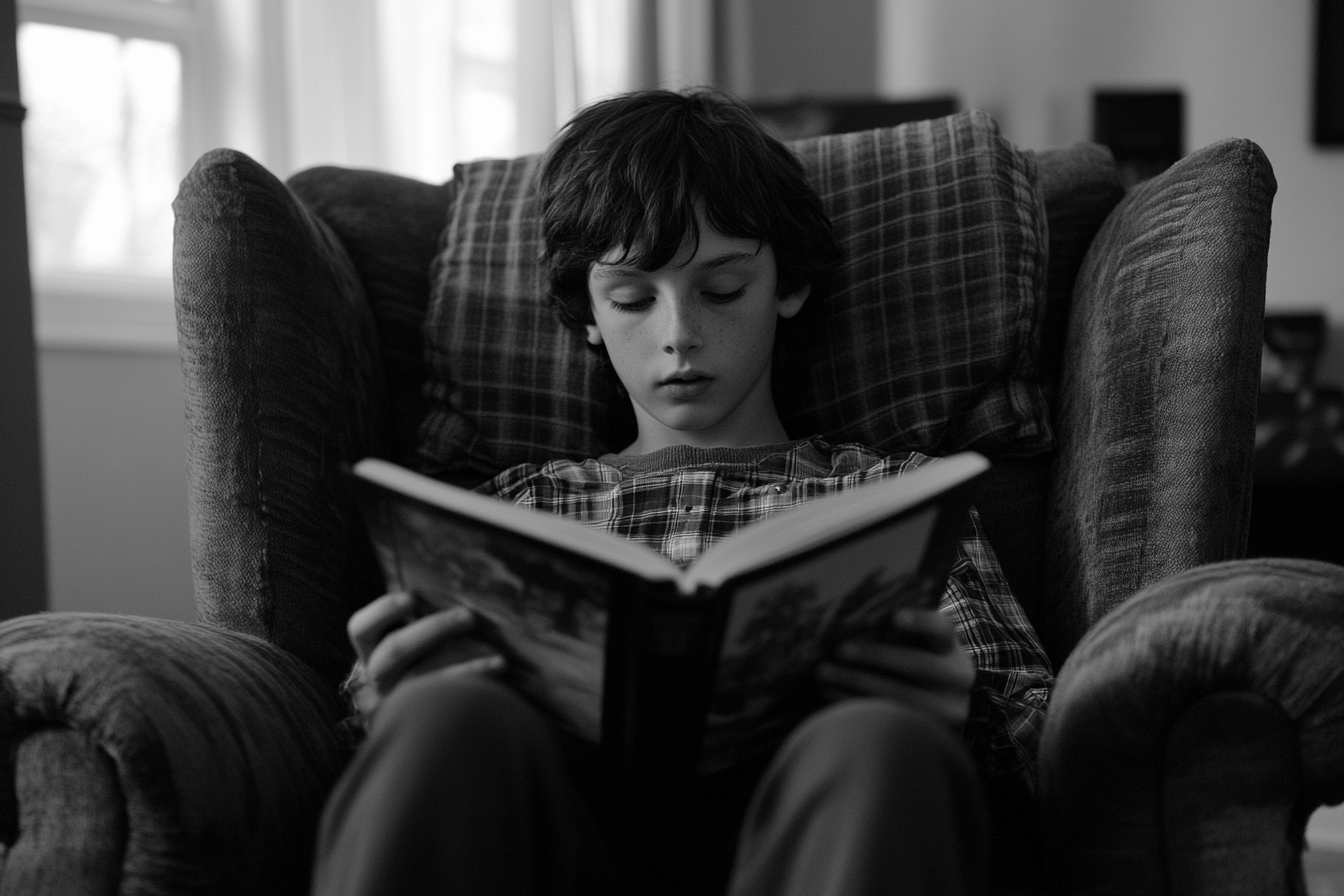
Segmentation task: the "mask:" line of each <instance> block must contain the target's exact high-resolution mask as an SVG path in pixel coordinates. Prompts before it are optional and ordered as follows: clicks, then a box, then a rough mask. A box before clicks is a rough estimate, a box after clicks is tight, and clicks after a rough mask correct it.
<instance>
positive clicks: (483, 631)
mask: <svg viewBox="0 0 1344 896" xmlns="http://www.w3.org/2000/svg"><path fill="white" fill-rule="evenodd" d="M371 526H372V527H374V528H376V529H378V530H379V531H378V537H377V538H376V539H375V546H376V549H377V554H378V558H379V561H380V562H381V563H382V565H383V569H384V574H385V575H386V577H387V578H388V581H389V584H392V585H394V586H395V587H398V588H401V589H403V590H406V591H410V592H413V593H414V594H416V595H418V596H419V597H421V598H423V599H424V600H426V601H428V602H429V603H430V604H432V605H434V606H436V607H440V608H444V607H452V606H459V605H460V606H466V607H469V608H470V609H471V610H473V611H474V612H475V614H476V616H477V624H478V626H479V627H480V629H479V631H480V636H481V638H482V640H485V641H488V642H490V643H491V644H493V645H494V646H495V647H496V648H497V649H499V650H500V652H501V653H503V654H504V655H505V657H506V658H507V660H508V675H509V680H510V681H511V683H513V684H514V685H515V686H516V687H517V688H518V689H519V690H520V691H521V692H522V693H524V694H526V695H527V696H529V697H532V698H534V699H535V701H536V702H537V704H538V705H539V706H541V707H543V708H546V709H548V710H549V711H550V712H551V713H552V714H553V715H554V716H555V717H556V719H557V721H558V722H559V723H560V724H561V725H562V726H564V727H565V728H567V729H569V730H570V731H572V732H573V733H575V734H578V735H579V736H580V737H584V738H586V739H588V740H591V741H593V742H594V743H596V742H597V741H598V740H599V737H600V734H601V731H602V685H603V674H604V665H605V664H604V658H605V650H606V634H607V622H608V601H609V598H610V591H611V585H612V579H611V575H610V573H609V572H604V571H603V570H602V569H601V567H600V566H597V565H595V564H593V563H591V562H589V561H586V560H584V559H583V558H581V557H575V556H572V555H568V554H565V553H562V552H560V551H556V550H554V549H544V548H542V547H539V546H537V545H536V544H534V543H532V542H530V541H528V540H527V539H523V538H519V537H517V536H515V535H511V534H509V533H507V532H502V531H500V530H495V529H492V528H490V527H486V526H481V525H478V524H476V523H474V522H473V521H471V520H465V519H462V518H457V517H453V516H450V515H447V514H443V513H442V512H440V511H439V510H437V509H436V508H434V507H431V506H428V505H424V504H420V503H417V502H414V501H405V500H392V499H390V498H389V497H386V496H383V497H381V499H380V505H379V512H378V514H377V515H376V517H375V518H374V521H372V522H371Z"/></svg>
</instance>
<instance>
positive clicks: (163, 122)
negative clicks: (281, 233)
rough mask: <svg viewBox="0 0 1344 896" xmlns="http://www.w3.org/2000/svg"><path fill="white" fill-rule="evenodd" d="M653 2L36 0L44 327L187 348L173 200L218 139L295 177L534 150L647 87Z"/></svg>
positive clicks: (37, 283) (69, 337)
mask: <svg viewBox="0 0 1344 896" xmlns="http://www.w3.org/2000/svg"><path fill="white" fill-rule="evenodd" d="M688 3H690V0H675V3H670V0H660V2H659V6H660V8H661V7H663V6H667V7H668V8H669V9H671V10H673V11H677V12H678V15H683V16H684V13H682V12H680V11H681V10H683V9H686V8H690V7H687V4H688ZM690 5H691V7H695V8H699V6H700V5H702V4H697V3H691V4H690ZM642 6H643V4H642V3H636V2H635V0H18V11H19V18H20V23H19V32H18V49H19V68H20V88H21V91H22V97H23V103H24V106H25V107H26V109H27V118H26V120H25V122H24V128H23V130H24V161H25V179H26V185H27V199H28V218H29V243H30V251H31V258H32V272H33V287H34V294H35V296H36V315H35V316H36V319H37V336H38V341H39V343H41V344H44V345H52V344H76V345H81V346H89V345H93V346H97V347H115V346H116V345H118V344H123V345H130V346H138V347H146V346H148V347H160V348H163V349H168V350H171V349H172V348H174V347H175V345H176V324H175V321H174V318H173V308H172V301H171V299H172V284H171V276H170V273H171V271H170V267H171V257H172V225H173V217H172V209H171V202H172V199H173V197H174V196H175V195H176V192H177V187H178V184H179V183H180V182H181V179H182V177H183V176H184V175H185V173H186V171H187V169H188V167H189V165H190V164H191V163H192V162H193V161H194V160H195V159H196V158H198V157H199V156H200V155H201V153H203V152H204V151H206V150H207V149H209V148H211V147H213V146H229V147H233V148H235V149H239V150H241V151H243V152H246V153H248V154H249V155H251V156H252V157H253V158H255V159H256V160H257V161H259V162H260V163H261V164H263V165H265V166H266V167H267V168H269V169H270V170H271V171H272V172H273V173H275V174H276V175H277V176H279V177H281V178H285V177H287V176H289V175H290V174H292V173H294V172H295V171H296V170H299V169H301V168H306V167H309V166H311V165H317V164H335V165H344V166H349V167H371V168H381V169H384V170H389V171H395V172H398V173H401V174H406V175H409V176H412V177H418V178H421V179H423V180H427V181H431V182H433V181H441V180H446V179H447V178H448V177H450V176H451V171H452V164H453V163H454V162H456V161H460V160H463V159H469V158H474V157H479V156H485V155H493V156H508V155H514V154H517V153H521V152H535V151H538V150H540V149H542V148H543V147H544V146H545V145H546V143H547V142H548V141H549V139H550V137H551V136H552V134H553V133H554V131H555V128H556V127H557V126H558V125H559V124H561V123H562V122H563V121H564V120H565V119H566V118H568V116H569V114H570V113H571V112H572V111H573V109H574V108H575V107H576V106H577V105H580V104H582V103H584V102H587V101H589V100H591V99H594V98H595V97H597V96H601V95H605V94H609V93H613V92H616V91H619V90H623V89H628V87H630V86H632V85H631V84H630V83H629V80H630V77H631V60H630V58H629V50H630V47H631V46H632V42H631V35H632V33H633V32H632V30H631V29H632V28H634V27H636V22H637V20H638V21H644V20H642V19H638V17H637V16H635V14H634V12H633V10H635V9H636V7H642ZM706 8H707V7H706ZM651 22H652V20H649V21H648V22H645V24H646V25H649V24H650V23H651Z"/></svg>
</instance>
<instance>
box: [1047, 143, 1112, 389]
mask: <svg viewBox="0 0 1344 896" xmlns="http://www.w3.org/2000/svg"><path fill="white" fill-rule="evenodd" d="M1034 157H1035V160H1036V179H1037V182H1038V183H1039V184H1040V191H1041V199H1042V201H1043V202H1044V203H1045V213H1046V223H1047V227H1048V231H1049V235H1050V252H1049V263H1048V267H1047V271H1048V276H1047V278H1046V302H1045V305H1046V307H1045V315H1044V318H1043V320H1042V322H1041V341H1040V348H1041V350H1040V355H1039V357H1038V358H1037V361H1036V364H1037V367H1038V369H1039V370H1040V372H1041V382H1042V383H1043V386H1042V388H1044V389H1045V390H1046V393H1047V395H1048V396H1049V397H1050V398H1051V399H1053V398H1054V397H1055V390H1056V386H1057V383H1058V380H1059V367H1060V363H1061V360H1062V355H1063V349H1064V331H1065V327H1066V326H1067V324H1068V319H1069V308H1070V306H1071V305H1072V304H1073V285H1074V282H1075V281H1076V280H1077V279H1078V271H1079V269H1081V268H1082V266H1083V259H1084V257H1086V255H1087V250H1088V249H1089V248H1090V247H1091V246H1092V240H1093V238H1094V237H1096V235H1097V231H1098V230H1100V229H1101V225H1102V222H1103V221H1105V220H1106V217H1107V216H1108V215H1109V214H1110V213H1111V211H1112V210H1113V209H1114V208H1115V206H1116V205H1117V204H1118V203H1119V202H1120V200H1121V198H1122V197H1123V196H1124V195H1125V185H1124V183H1123V182H1122V181H1121V180H1120V172H1119V170H1118V169H1117V168H1116V167H1115V159H1114V158H1113V157H1112V156H1111V151H1110V150H1109V149H1107V148H1106V147H1104V146H1100V145H1098V144H1096V143H1080V144H1077V145H1076V146H1070V147H1067V148H1061V149H1048V150H1045V151H1043V152H1038V153H1035V155H1034Z"/></svg>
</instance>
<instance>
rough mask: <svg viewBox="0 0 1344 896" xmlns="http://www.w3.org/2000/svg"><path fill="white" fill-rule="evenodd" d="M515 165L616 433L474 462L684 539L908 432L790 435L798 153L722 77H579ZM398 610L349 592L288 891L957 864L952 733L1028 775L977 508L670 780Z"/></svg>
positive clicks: (1026, 734) (1039, 708)
mask: <svg viewBox="0 0 1344 896" xmlns="http://www.w3.org/2000/svg"><path fill="white" fill-rule="evenodd" d="M539 186H540V197H541V210H542V229H543V236H544V240H545V246H546V253H547V261H548V263H549V265H550V270H551V287H552V294H553V297H554V299H555V301H556V303H557V307H558V310H559V314H560V317H561V320H562V321H563V322H564V323H565V324H566V325H567V326H569V327H570V328H572V329H574V330H576V331H577V332H579V333H581V334H582V336H583V338H585V339H586V340H587V343H588V344H589V345H590V346H591V347H592V348H593V350H594V351H596V352H598V353H599V356H600V357H601V358H602V359H603V361H604V364H606V365H607V369H608V370H609V371H610V372H611V374H612V376H613V380H612V386H613V389H615V390H616V391H617V393H618V394H619V395H620V396H621V398H620V400H619V401H618V402H617V403H615V404H614V406H613V407H614V409H616V410H618V411H623V412H624V414H625V416H624V420H623V421H618V422H617V423H616V424H615V426H614V427H612V429H613V431H615V432H624V433H625V437H624V438H622V440H621V441H619V442H617V443H615V446H614V447H618V448H619V449H620V450H619V451H617V452H615V453H613V454H609V455H606V456H604V457H602V458H598V459H595V460H590V461H585V462H583V463H574V462H568V461H565V462H556V463H552V464H547V465H545V466H541V467H535V466H525V467H521V468H515V469H513V470H509V471H506V472H504V473H503V474H501V475H500V476H499V477H497V478H496V479H495V480H494V481H493V482H491V483H489V484H488V485H486V486H484V487H483V490H484V491H486V492H488V493H491V494H495V495H498V496H499V497H501V498H503V499H506V500H512V501H515V502H517V503H520V504H525V505H528V506H533V507H537V508H541V509H546V510H550V511H553V512H558V513H563V514H566V515H569V516H573V517H575V518H576V519H579V520H581V521H583V522H586V523H588V524H590V525H594V526H600V527H604V528H607V529H609V530H611V531H614V532H618V533H620V534H622V535H624V536H626V537H629V538H631V539H634V540H638V541H641V542H643V543H645V544H648V545H650V546H652V547H654V548H656V549H658V550H660V551H662V552H663V553H664V554H665V555H667V556H668V557H670V558H671V559H672V560H674V561H675V562H679V563H688V562H690V561H691V560H692V559H694V558H695V557H696V556H698V554H699V553H700V552H701V551H702V550H703V549H704V548H705V547H706V546H707V545H708V544H710V543H712V542H713V541H715V540H717V539H719V538H722V537H724V536H726V535H728V534H731V533H732V532H733V531H735V530H736V529H737V528H739V527H740V526H741V525H744V524H746V523H748V522H750V521H752V520H755V519H759V518H761V517H763V516H766V515H769V514H770V513H774V512H778V511H779V510H781V509H785V508H787V507H789V506H793V505H796V504H798V503H801V502H802V501H806V500H808V499H810V498H813V497H816V496H818V495H820V494H826V493H829V492H834V491H839V490H843V489H845V488H850V487H853V486H855V485H857V484H859V483H861V482H863V481H867V480H870V479H873V478H878V477H882V476H893V475H900V473H901V472H903V471H905V470H907V469H910V468H912V467H914V466H917V465H918V464H920V463H922V462H924V461H925V460H926V459H925V458H922V457H920V456H917V455H910V456H904V457H895V458H888V457H884V456H881V455H878V454H876V453H874V452H871V451H868V450H866V449H864V448H861V447H859V446H852V445H850V446H838V447H837V446H830V445H827V444H825V443H823V442H821V441H820V440H818V439H815V438H813V439H803V440H799V441H790V440H789V437H788V434H787V433H786V432H785V430H784V427H783V425H782V423H781V422H780V417H779V413H778V411H777V407H776V403H775V399H774V391H773V390H774V387H775V386H776V385H777V377H776V376H775V374H776V371H777V368H778V369H780V370H784V369H786V365H787V360H788V359H787V343H788V338H787V337H786V336H785V334H784V333H783V332H781V333H780V338H779V339H778V340H777V339H776V331H777V329H778V330H781V331H782V330H783V329H784V328H787V327H788V326H790V325H791V324H792V323H793V322H795V321H797V320H798V318H799V315H800V314H802V312H803V309H804V307H805V306H806V305H807V304H808V303H809V302H820V301H822V300H823V299H824V289H825V285H826V281H827V279H828V274H829V271H830V270H831V268H832V267H833V265H834V263H835V260H836V250H835V247H834V242H833V239H832V237H831V230H830V224H829V222H828V221H827V219H826V217H825V215H824V213H823V212H822V209H821V204H820V201H819V199H818V198H817V196H816V194H815V192H814V191H812V189H811V188H810V187H809V186H808V184H807V182H806V179H805V177H804V175H803V172H802V168H801V166H800V165H799V164H798V162H797V160H796V159H795V158H794V157H793V156H792V154H791V153H789V151H788V150H787V149H786V148H785V147H783V146H782V145H780V144H779V143H778V142H776V141H774V140H772V139H771V138H769V137H768V136H766V135H765V134H764V133H763V132H762V131H761V129H760V128H759V126H757V124H756V123H755V121H754V119H753V118H752V116H751V114H750V112H749V111H748V110H746V109H745V107H743V106H742V105H741V104H739V103H737V102H736V101H733V100H730V99H728V98H726V97H724V96H722V95H718V94H714V93H709V92H703V91H701V92H694V93H690V94H675V93H668V92H661V91H654V92H646V93H640V94H633V95H629V96H623V97H617V98H615V99H612V100H608V101H604V102H602V103H598V104H596V105H594V106H591V107H589V108H587V109H585V110H583V111H582V112H580V113H579V114H578V115H577V116H576V117H575V119H574V120H573V121H572V122H571V123H570V124H569V125H567V126H566V128H565V129H564V130H563V131H562V132H561V134H560V136H559V137H558V138H557V140H556V141H555V142H554V143H553V144H552V147H551V148H550V150H549V151H548V154H547V157H546V160H545V164H544V166H543V171H542V175H541V181H540V185H539ZM777 348H778V349H779V351H777ZM777 359H778V362H777ZM674 496H675V500H674V499H673V498H674ZM413 615H414V614H413V601H412V600H411V598H410V596H409V595H402V594H390V595H385V596H384V597H382V598H379V599H378V600H376V601H374V602H373V603H371V604H370V605H369V606H368V607H366V608H364V609H362V610H360V611H359V612H358V613H356V614H355V615H354V616H353V617H352V618H351V622H350V634H351V640H352V642H353V643H354V645H355V649H356V652H357V653H358V655H359V658H360V664H359V666H358V667H357V668H359V669H360V670H362V672H363V674H364V677H365V679H366V681H367V684H366V686H365V687H364V696H365V699H366V702H365V704H364V708H365V716H366V718H367V717H369V716H372V724H371V726H370V731H369V737H368V740H367V741H366V742H365V743H364V744H363V745H362V746H361V748H360V751H359V753H358V755H357V756H356V758H355V761H354V762H353V763H352V764H351V767H350V769H349V770H348V771H347V773H346V775H345V777H344V778H343V779H342V781H341V783H340V785H339V786H338V788H337V790H336V792H335V793H334V794H333V796H332V798H331V800H330V802H329V804H328V807H327V811H326V815H325V818H324V822H323V831H322V835H321V841H320V843H319V849H318V864H317V874H316V877H315V883H314V888H315V892H320V893H336V892H350V893H364V894H368V893H378V892H388V893H393V892H417V893H438V892H442V893H450V892H461V893H500V892H509V893H512V892H547V893H550V892H572V893H600V892H614V893H626V892H643V891H655V892H668V893H691V892H723V891H724V890H725V889H727V890H728V891H729V892H733V893H743V894H746V893H761V894H777V893H799V894H823V893H877V892H884V893H885V892H895V891H903V892H974V891H978V890H981V889H983V888H984V887H985V883H986V871H987V866H988V842H989V838H988V830H987V822H986V812H985V806H984V801H983V797H982V795H981V790H980V783H979V780H978V777H977V774H976V771H975V765H974V764H973V763H972V761H971V758H970V756H971V751H968V750H967V748H966V746H965V744H964V743H963V740H964V741H965V742H966V743H969V744H970V746H971V748H972V750H973V752H974V754H975V758H976V760H978V763H979V765H980V766H981V772H982V774H983V775H984V776H985V777H986V778H987V779H988V780H989V781H990V782H991V783H1001V782H1007V786H1009V787H1017V788H1018V789H1019V790H1029V789H1030V787H1031V785H1032V779H1033V775H1034V751H1035V741H1036V736H1037V734H1038V732H1039V727H1040V724H1041V720H1042V718H1043V712H1044V704H1045V700H1046V698H1047V696H1048V689H1049V686H1050V673H1049V669H1048V665H1047V663H1046V660H1045V658H1044V654H1043V652H1042V651H1041V649H1040V647H1039V645H1038V644H1037V642H1036V639H1035V636H1034V634H1033V633H1032V632H1031V629H1030V626H1029V625H1028V624H1027V622H1026V621H1025V618H1024V617H1023V615H1022V613H1021V610H1020V608H1018V606H1017V604H1016V602H1015V601H1014V600H1013V598H1012V595H1011V594H1010V593H1009V591H1008V589H1007V586H1006V584H1005V583H1004V582H1003V579H1002V576H1001V574H1000V573H999V571H998V567H997V563H996V561H995V560H994V558H993V554H992V552H991V551H990V550H989V549H988V547H987V546H986V545H985V544H984V542H983V539H982V537H981V536H980V534H979V528H978V523H977V524H975V525H974V526H973V527H972V530H971V533H970V535H969V536H968V537H967V539H966V540H965V541H964V542H963V545H962V550H961V554H960V556H959V560H958V562H957V565H956V568H955V569H954V571H953V577H952V580H951V582H950V583H949V585H948V588H947V591H946V593H945V594H944V596H943V607H942V612H939V611H932V610H930V611H905V612H902V613H900V614H898V615H897V618H896V619H895V620H894V623H895V625H896V628H897V630H898V632H899V634H900V637H899V638H897V639H896V642H895V643H885V642H884V643H874V642H855V643H850V644H846V645H844V646H842V648H841V649H840V650H839V651H838V654H837V656H836V657H834V658H833V659H832V660H831V661H829V662H827V663H824V664H822V666H821V668H820V669H819V670H818V673H817V678H818V686H819V695H821V696H824V697H826V698H829V699H831V700H832V701H833V702H831V703H830V704H829V705H828V706H826V707H824V708H822V709H820V710H818V711H817V712H816V713H815V714H814V715H813V716H812V717H811V718H809V719H808V720H806V721H805V722H804V723H803V724H802V725H800V726H799V728H798V729H797V730H796V731H795V732H794V733H793V734H792V735H791V736H790V737H789V739H788V740H787V741H786V743H785V744H784V745H783V746H782V747H781V748H780V749H779V751H778V752H777V753H776V754H775V755H774V756H773V757H770V758H769V759H768V760H767V761H762V763H761V764H759V765H757V766H752V767H748V768H743V769H739V770H736V771H733V772H729V773H724V774H721V775H717V776H712V777H708V778H701V779H697V780H695V781H682V782H672V783H670V784H669V783H668V782H657V781H648V782H637V784H636V785H632V786H614V785H612V784H611V782H610V781H609V780H608V776H607V774H606V771H605V770H604V769H603V768H602V766H601V764H600V762H599V761H598V759H597V757H596V754H595V750H594V748H592V746H591V745H588V744H583V743H578V742H576V741H574V740H572V739H569V738H567V737H566V736H564V735H563V734H561V733H559V732H556V731H554V730H552V729H551V728H550V727H549V726H548V725H547V724H546V723H545V722H544V720H543V717H542V716H541V715H540V714H539V713H538V712H537V711H536V710H535V709H533V708H532V707H531V706H530V705H529V704H527V703H526V702H524V701H523V700H522V699H521V698H519V697H518V696H516V695H515V694H514V693H513V692H512V691H510V690H509V689H508V688H507V687H506V686H504V685H503V684H502V683H500V682H498V681H496V680H494V679H493V678H492V677H491V673H492V672H494V671H497V670H499V669H500V668H501V667H502V663H503V661H502V660H501V658H500V657H499V656H498V655H496V654H494V653H492V652H490V650H489V648H488V647H486V646H485V645H481V644H478V643H476V642H473V641H472V640H471V631H472V619H471V617H470V615H469V614H467V613H465V612H460V611H446V612H442V613H436V614H432V615H429V616H425V617H423V618H419V619H416V618H413ZM963 642H964V643H965V644H966V645H967V646H968V647H969V648H970V649H971V651H973V653H974V659H972V654H971V653H968V652H967V650H966V649H963V647H962V643H963ZM375 709H376V712H374V710H375ZM958 734H960V735H962V739H959V738H958V737H957V735H958Z"/></svg>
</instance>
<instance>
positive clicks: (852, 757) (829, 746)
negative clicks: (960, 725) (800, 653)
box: [786, 698, 974, 785]
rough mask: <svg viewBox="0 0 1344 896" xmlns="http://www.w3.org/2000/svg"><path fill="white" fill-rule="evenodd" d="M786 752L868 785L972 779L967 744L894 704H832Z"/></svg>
mask: <svg viewBox="0 0 1344 896" xmlns="http://www.w3.org/2000/svg"><path fill="white" fill-rule="evenodd" d="M786 749H789V750H792V751H794V752H795V753H797V754H801V755H805V756H806V757H807V759H806V761H807V762H808V763H809V764H812V765H814V766H816V765H818V764H820V765H821V766H823V767H828V768H829V770H830V772H831V773H832V774H835V775H843V776H844V777H845V778H847V779H850V780H856V781H864V782H867V783H868V784H870V785H880V782H882V781H884V780H889V779H891V778H892V777H901V778H904V777H907V776H916V777H919V776H927V775H934V776H938V777H942V778H947V777H954V778H963V777H964V778H973V777H974V766H973V764H972V763H971V761H970V757H969V755H968V753H967V750H966V747H965V745H964V744H962V742H961V740H960V739H959V738H958V737H957V736H956V735H955V734H954V733H953V732H952V731H951V730H950V729H949V728H948V727H947V726H946V725H943V724H942V723H940V722H938V721H937V720H936V719H934V718H932V717H930V716H929V715H928V714H927V713H923V712H920V711H919V710H916V709H911V708H910V707H907V706H904V705H902V704H900V703H896V702H894V701H891V700H882V699H877V698H871V699H855V700H846V701H842V702H840V703H836V704H833V705H832V706H829V707H827V708H826V709H824V710H821V711H820V712H817V713H815V714H814V715H812V716H811V717H810V718H809V719H808V720H807V721H805V722H804V723H803V724H802V725H801V726H799V728H798V730H797V731H796V732H795V733H794V735H793V737H792V738H791V739H790V743H789V744H788V746H787V747H786Z"/></svg>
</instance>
